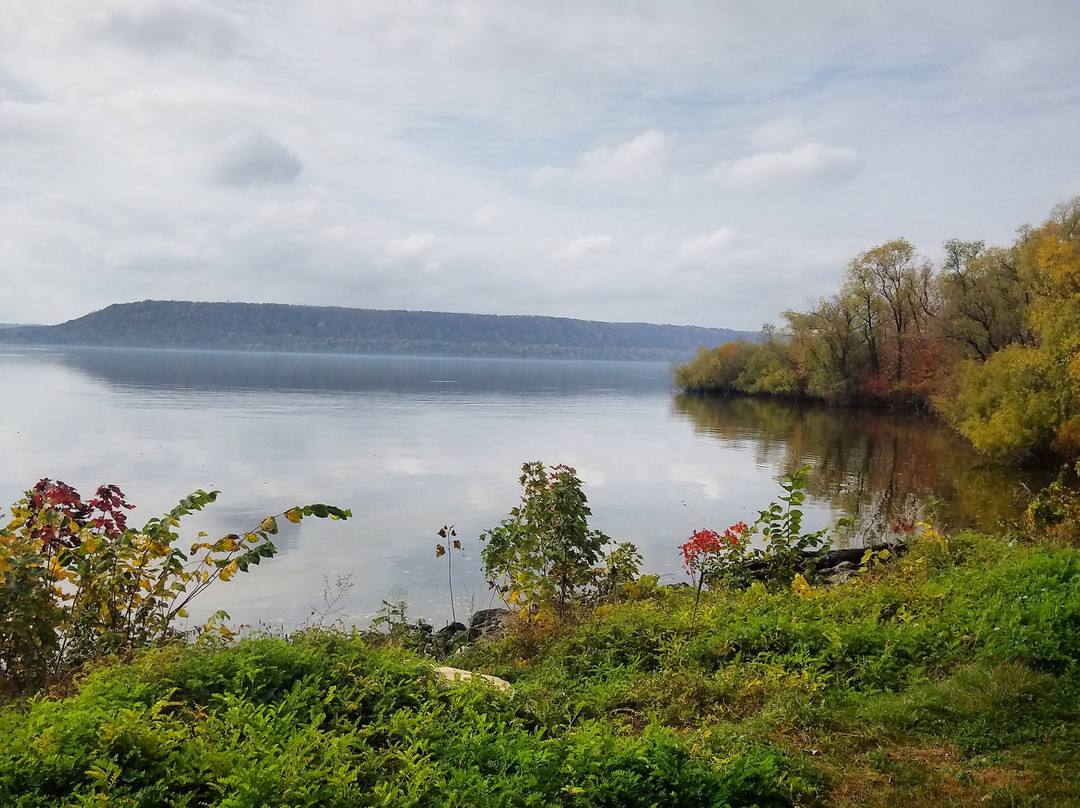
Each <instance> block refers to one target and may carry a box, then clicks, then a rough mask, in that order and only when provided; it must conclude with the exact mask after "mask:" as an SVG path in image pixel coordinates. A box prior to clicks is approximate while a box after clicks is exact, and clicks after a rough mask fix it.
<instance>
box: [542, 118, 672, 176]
mask: <svg viewBox="0 0 1080 808" xmlns="http://www.w3.org/2000/svg"><path fill="white" fill-rule="evenodd" d="M670 147H671V138H669V137H668V136H667V135H665V134H664V133H663V132H659V131H656V130H650V131H648V132H643V133H642V134H640V135H638V136H637V137H634V138H633V139H631V140H628V141H626V142H625V143H620V144H619V145H618V146H600V147H598V148H595V149H591V150H589V151H587V152H585V153H584V154H582V155H581V156H580V157H579V158H578V160H577V162H576V163H575V164H574V165H573V166H572V167H570V168H563V167H560V166H543V167H541V168H538V169H536V170H535V171H534V172H533V173H532V179H531V183H532V186H533V187H534V188H542V187H544V186H548V185H553V184H556V183H559V182H565V181H567V180H575V179H584V180H588V181H592V182H652V181H655V180H657V179H659V178H660V177H661V175H662V174H663V170H664V165H665V162H666V159H667V156H668V152H669V151H670Z"/></svg>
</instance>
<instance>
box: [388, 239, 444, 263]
mask: <svg viewBox="0 0 1080 808" xmlns="http://www.w3.org/2000/svg"><path fill="white" fill-rule="evenodd" d="M438 248H439V237H438V236H436V235H435V234H434V233H413V234H412V235H409V236H406V237H405V238H398V239H391V240H390V241H388V242H387V243H386V254H387V255H389V256H390V257H391V258H419V257H421V256H428V255H431V254H432V253H434V252H436V251H437V250H438Z"/></svg>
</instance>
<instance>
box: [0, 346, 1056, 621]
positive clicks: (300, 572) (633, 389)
mask: <svg viewBox="0 0 1080 808" xmlns="http://www.w3.org/2000/svg"><path fill="white" fill-rule="evenodd" d="M0 369H2V370H3V372H4V378H5V379H6V380H7V389H8V394H7V395H6V396H5V397H4V399H3V401H2V402H0V413H2V416H3V424H4V429H3V434H2V436H0V441H2V443H0V451H2V453H3V457H4V465H3V468H2V470H0V504H2V505H3V507H4V508H5V512H6V510H7V508H8V507H9V506H10V504H11V503H12V502H14V501H16V500H17V499H18V498H19V497H20V496H21V493H22V492H23V491H24V490H26V489H27V488H29V487H31V486H32V485H33V484H34V483H35V482H36V481H37V480H38V479H39V478H42V477H50V478H53V479H60V480H63V481H65V482H67V483H69V484H71V485H74V486H75V487H76V488H78V489H79V490H80V491H81V492H82V493H83V494H84V495H89V494H91V493H92V492H93V490H94V489H95V488H96V487H97V486H98V485H100V484H103V483H115V484H117V485H119V486H120V488H121V489H122V490H123V491H124V492H125V494H127V496H128V499H129V501H131V502H132V503H134V504H135V505H136V506H137V507H136V510H135V511H133V512H132V516H131V517H130V520H131V523H132V524H143V523H144V522H145V521H146V520H148V519H149V518H151V517H153V516H159V515H160V514H162V513H164V512H165V511H167V510H169V509H171V508H172V507H173V506H174V505H175V504H176V502H177V501H178V500H179V499H180V498H181V497H183V496H185V495H186V494H188V493H190V492H191V491H194V490H195V489H198V488H202V489H205V490H211V489H218V490H220V491H221V492H222V494H221V496H220V498H219V499H218V501H217V502H216V503H215V504H214V505H212V506H211V507H210V508H209V509H208V510H207V511H205V512H204V513H202V514H197V515H195V516H193V517H191V518H190V521H188V522H186V523H185V524H184V525H183V526H182V535H184V536H185V537H188V536H190V537H191V540H194V538H195V535H196V533H197V532H198V531H199V530H205V531H206V532H208V533H210V534H212V535H213V536H215V537H216V536H220V535H223V534H225V533H232V532H243V531H245V530H250V529H252V528H254V527H255V526H256V525H258V523H259V522H260V521H261V519H262V518H263V517H264V516H266V515H268V514H271V513H280V512H281V511H283V510H285V509H286V508H288V507H290V506H292V505H294V504H304V503H310V502H326V503H330V504H334V505H338V506H341V507H345V508H351V509H352V511H353V514H354V518H353V519H351V520H349V521H347V522H329V521H326V522H324V521H320V520H308V521H305V523H304V524H303V525H300V526H293V525H288V524H285V522H284V520H282V533H281V535H280V536H279V537H278V540H277V541H276V544H277V545H278V549H279V554H278V556H277V557H276V558H274V559H272V560H270V561H269V562H264V563H263V565H261V566H259V567H256V568H253V571H252V572H251V573H249V574H246V575H239V576H237V577H236V578H235V579H233V580H232V581H230V582H228V583H225V584H218V585H216V586H215V587H214V588H212V589H211V590H209V591H207V592H206V593H205V594H204V595H203V596H202V597H201V598H200V599H199V600H197V601H194V602H193V607H192V609H191V611H192V617H193V618H199V619H202V618H205V617H206V616H207V615H209V614H211V613H212V612H214V611H215V610H217V609H225V610H227V611H228V612H229V613H230V615H231V616H232V618H233V622H234V623H241V624H247V625H252V626H255V627H259V626H268V627H272V628H285V629H288V628H292V627H296V626H299V625H302V624H304V623H305V622H306V621H309V620H312V619H317V618H318V613H319V612H323V611H326V610H327V606H326V601H325V600H324V590H325V589H326V588H327V586H329V588H330V589H331V590H333V589H335V588H336V584H337V583H338V581H339V580H341V581H342V582H343V583H345V579H347V580H348V582H349V583H348V585H346V586H345V587H344V588H345V589H346V590H347V593H346V595H345V596H344V597H343V598H341V599H340V600H339V601H338V602H337V603H335V604H334V607H333V610H332V614H331V615H330V616H329V619H330V620H334V619H338V620H342V621H343V622H344V623H345V624H347V625H349V624H357V625H366V624H367V623H368V622H369V621H370V620H371V618H372V616H373V615H375V614H376V613H377V611H378V610H379V609H380V607H381V606H382V603H383V601H384V600H387V601H391V602H396V601H399V600H405V601H407V602H408V606H409V614H410V616H411V617H414V618H415V617H424V618H426V619H428V620H430V621H431V622H433V623H435V624H436V625H442V624H443V623H444V622H445V621H446V620H447V619H448V618H449V616H450V605H449V596H448V593H447V569H446V559H445V558H442V559H437V558H436V557H435V550H434V548H435V544H436V542H438V541H440V539H438V537H437V536H436V535H435V534H436V531H437V530H438V529H439V528H440V527H441V526H442V525H444V524H454V525H456V527H457V531H458V535H459V537H460V538H461V540H462V542H463V545H464V553H463V554H460V555H458V556H457V557H456V558H455V559H454V586H455V596H456V597H455V608H456V612H457V615H458V617H459V618H461V617H463V616H467V614H468V613H469V612H470V611H471V610H474V609H479V608H486V607H488V606H489V605H491V594H490V592H489V591H488V588H487V586H486V584H485V583H484V581H483V578H482V575H481V573H480V549H481V547H482V545H481V544H480V543H479V541H478V540H477V537H478V536H479V535H480V533H481V532H483V531H484V530H485V529H487V528H490V527H493V526H494V525H496V524H498V522H499V521H500V520H501V519H502V518H503V517H505V516H506V515H507V513H508V511H509V510H510V508H512V507H513V506H514V505H515V504H517V502H518V501H519V498H520V489H519V486H518V482H517V479H518V476H519V474H520V469H521V465H522V463H524V462H526V461H532V460H542V461H544V462H546V463H548V464H555V463H565V464H567V465H570V466H573V467H574V468H575V469H577V472H578V474H579V476H580V477H581V479H582V480H583V481H584V482H585V492H586V494H587V496H588V498H589V503H590V505H591V507H592V511H593V519H592V525H593V526H594V527H596V528H599V529H600V530H603V531H604V532H605V533H607V534H608V535H609V536H611V537H612V538H613V539H616V540H619V541H632V542H634V543H635V544H637V546H638V547H639V549H640V550H641V552H642V555H643V556H644V565H643V570H644V571H647V572H652V573H656V574H659V575H660V576H661V580H662V581H667V582H670V581H676V580H684V579H685V577H684V575H683V573H682V570H681V568H680V564H679V559H678V556H677V553H676V549H675V548H676V547H677V545H679V544H681V543H682V542H684V541H686V539H687V537H688V536H689V535H690V533H691V532H693V531H694V530H696V529H698V528H705V527H709V528H714V529H717V530H723V528H724V527H726V526H728V525H730V524H732V523H734V522H736V521H739V520H745V521H747V522H752V521H753V519H754V517H755V516H756V511H757V510H758V509H760V508H763V507H765V506H766V505H767V504H768V502H769V501H770V500H771V499H775V498H776V497H777V495H778V494H779V493H780V488H779V485H778V480H780V479H781V478H782V477H783V475H784V474H786V473H787V472H788V471H789V470H790V469H792V468H795V467H798V466H800V465H803V464H809V465H812V466H813V467H814V472H813V473H812V475H811V478H810V487H809V491H810V494H811V501H810V504H809V507H808V508H807V514H808V516H807V526H808V528H817V527H823V526H825V525H827V524H830V523H832V522H834V521H835V520H836V519H837V518H839V517H840V516H841V515H842V514H844V513H850V514H853V515H855V516H856V524H855V525H854V526H853V528H852V529H851V530H850V531H849V532H848V535H847V536H845V537H844V539H843V540H844V541H846V542H850V543H855V544H858V543H860V542H862V541H864V540H875V539H877V538H878V537H880V536H882V535H884V534H885V533H886V532H887V531H888V526H889V524H890V523H891V521H893V520H894V519H896V518H897V517H898V516H899V515H902V514H908V515H911V514H914V513H916V511H917V510H918V508H919V503H921V502H923V501H925V500H926V498H927V497H933V498H936V499H938V500H940V501H941V502H940V504H939V505H938V506H937V517H936V518H937V519H938V520H939V521H941V522H946V523H948V524H952V525H975V526H979V527H983V528H993V527H995V526H996V525H997V523H998V521H999V520H1001V519H1008V518H1012V517H1015V515H1016V514H1017V513H1018V508H1019V507H1020V505H1021V503H1022V501H1023V497H1024V493H1025V486H1027V487H1031V488H1034V487H1035V486H1037V485H1041V484H1042V483H1043V482H1045V480H1043V479H1040V478H1032V477H1030V476H1029V477H1024V476H1022V475H1018V474H1017V473H1015V472H1010V471H1008V470H1005V469H1002V468H999V467H997V466H994V465H993V464H989V463H986V462H984V461H982V460H980V459H979V458H978V457H977V456H976V455H975V454H974V453H973V452H972V451H971V450H970V448H969V447H968V446H966V444H964V443H963V442H962V441H960V440H959V439H958V438H956V437H955V436H954V435H953V434H952V433H950V432H949V431H948V430H946V429H944V428H942V427H940V426H938V425H936V424H934V423H933V422H930V421H927V420H924V419H918V418H906V417H898V416H889V415H886V414H881V413H865V412H852V411H836V410H828V409H823V408H800V407H797V406H793V405H787V404H783V403H777V402H769V401H760V400H754V399H746V398H729V399H699V398H688V397H684V396H677V395H675V394H674V392H673V390H672V388H671V381H670V369H669V368H668V366H667V365H664V364H659V363H647V362H589V361H580V362H570V361H543V360H500V359H450V358H438V359H428V358H415V357H368V356H324V355H297V354H243V353H228V352H221V353H217V352H179V351H177V352H174V351H130V350H76V349H39V348H15V347H11V346H5V347H2V348H0ZM186 543H187V540H186V538H185V544H186ZM313 612H314V613H315V614H314V616H313Z"/></svg>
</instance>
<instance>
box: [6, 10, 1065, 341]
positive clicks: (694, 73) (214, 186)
mask: <svg viewBox="0 0 1080 808" xmlns="http://www.w3.org/2000/svg"><path fill="white" fill-rule="evenodd" d="M2 6H3V13H2V16H0V267H2V272H3V276H2V277H3V281H4V284H3V295H2V297H0V322H38V323H55V322H61V321H63V320H67V319H69V318H72V317H76V316H80V315H82V314H85V313H87V312H89V311H92V310H96V309H100V308H102V307H104V306H107V305H109V304H110V303H114V302H125V301H134V300H144V299H175V300H233V301H254V302H291V303H308V304H317V305H343V306H355V307H361V308H395V309H424V310H437V311H460V312H481V313H495V314H548V315H558V316H568V317H581V318H586V319H595V320H609V321H647V322H669V323H680V324H694V325H706V326H727V327H732V328H739V329H750V330H756V329H757V328H759V327H760V325H761V324H762V323H763V322H765V321H773V322H776V321H779V319H780V318H779V313H780V312H781V311H783V310H784V309H788V308H806V307H807V306H808V305H812V303H813V302H814V300H815V299H816V298H818V297H820V296H822V295H828V294H831V293H832V292H833V291H835V290H836V288H837V287H838V284H839V282H840V279H841V276H842V273H843V270H844V267H845V265H846V264H847V262H848V261H849V260H850V259H851V258H852V257H853V256H854V255H855V254H856V253H858V252H859V251H861V250H864V249H868V248H870V247H872V246H875V245H877V244H880V243H882V242H884V241H887V240H889V239H892V238H896V237H899V236H904V237H906V238H907V239H909V240H910V241H912V242H913V243H914V244H915V245H916V246H917V247H918V248H919V250H920V251H922V252H923V254H925V255H926V256H928V257H930V258H931V259H937V258H939V257H940V251H941V243H942V241H944V240H945V239H947V238H954V237H955V238H965V239H985V240H987V241H988V242H990V243H993V244H1008V243H1010V242H1011V241H1012V239H1013V235H1014V232H1015V229H1016V228H1017V227H1018V226H1020V225H1022V224H1024V223H1032V224H1038V223H1040V222H1042V221H1043V220H1044V219H1045V217H1046V215H1047V214H1048V212H1049V210H1050V208H1051V207H1052V206H1053V205H1054V204H1056V203H1058V202H1061V201H1064V200H1066V199H1068V198H1070V197H1072V196H1076V195H1080V46H1078V44H1077V43H1078V41H1080V3H1078V2H1076V0H953V1H952V2H942V0H932V1H931V2H921V1H920V2H916V1H914V0H889V2H875V0H814V2H805V0H803V1H802V2H797V1H796V0H756V2H754V1H751V0H747V1H746V2H723V1H722V0H653V2H629V1H628V0H610V1H609V2H599V0H568V1H567V2H563V1H562V0H543V2H539V1H538V0H530V1H529V2H516V1H515V0H490V1H488V0H460V1H459V2H454V1H453V0H205V1H199V0H185V1H184V2H157V0H139V2H120V1H118V0H25V1H24V0H2Z"/></svg>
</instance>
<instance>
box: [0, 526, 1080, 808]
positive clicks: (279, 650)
mask: <svg viewBox="0 0 1080 808" xmlns="http://www.w3.org/2000/svg"><path fill="white" fill-rule="evenodd" d="M813 583H814V582H813V580H812V579H811V584H813ZM626 594H627V597H626V598H625V599H624V600H622V601H619V602H614V601H612V602H608V603H606V604H604V605H601V606H599V607H596V608H592V609H590V610H589V611H588V612H587V613H586V612H585V610H580V611H579V612H578V613H576V614H573V615H571V616H569V617H567V618H565V619H561V620H554V619H541V620H533V621H531V622H530V623H528V624H523V625H519V626H517V627H515V628H513V629H511V630H509V631H508V632H506V633H505V634H504V636H503V637H501V638H499V639H497V640H492V641H478V642H473V643H471V644H468V645H466V646H464V647H462V648H459V649H458V650H456V651H453V652H452V655H451V657H450V662H449V664H452V665H455V666H457V667H462V668H468V669H470V670H475V671H482V672H486V673H492V674H495V675H497V676H501V677H503V678H505V679H507V680H509V681H510V682H511V683H512V684H513V689H512V691H511V692H509V693H506V694H501V693H498V692H495V691H494V690H493V689H491V688H490V687H485V686H483V685H480V684H460V685H455V686H447V685H445V684H443V683H442V682H441V680H440V679H439V677H438V676H437V675H435V674H434V672H433V666H434V665H436V664H443V663H444V661H445V660H443V659H436V658H432V657H430V656H424V655H422V654H421V653H419V652H418V651H417V650H416V648H414V647H411V643H412V641H411V638H412V636H413V635H412V634H411V633H410V632H408V631H397V632H394V633H393V635H392V636H390V635H376V634H374V633H371V632H368V633H366V634H351V635H343V634H337V633H333V632H327V631H321V632H306V633H301V634H297V635H295V636H293V637H290V638H250V639H246V640H243V641H241V642H239V643H237V644H235V645H234V646H232V647H197V646H190V645H173V646H168V647H165V648H161V649H158V650H153V651H149V652H146V653H143V654H140V655H138V656H137V657H136V658H135V659H134V660H133V661H132V662H130V663H125V664H119V663H117V664H114V665H112V666H109V667H101V668H98V669H97V670H95V671H94V672H93V673H91V674H90V675H88V676H87V677H86V678H85V679H84V680H83V681H82V683H81V686H80V687H79V688H78V690H77V691H76V692H74V693H72V694H71V695H69V696H67V697H66V698H54V699H49V698H44V697H38V698H36V699H33V700H29V701H16V702H11V703H9V704H8V705H7V706H6V708H5V709H4V710H3V712H0V805H5V806H6V805H11V806H20V807H22V806H72V805H109V806H120V805H137V806H159V805H160V806H195V805H221V806H262V805H281V806H285V805H288V806H293V805H297V806H299V805H305V806H307V805H311V806H315V805H327V806H337V805H342V806H345V805H350V806H351V805H394V806H397V805H401V806H406V805H410V806H411V805H416V806H428V805H430V806H444V805H462V806H465V805H469V806H485V805H491V806H518V805H520V806H527V805H568V806H624V805H625V806H638V805H640V806H653V805H656V806H725V805H728V806H748V805H762V806H782V805H851V806H854V805H868V806H874V805H929V806H933V805H943V806H944V805H990V806H1007V805H1009V806H1011V805H1032V806H1036V805H1039V806H1041V805H1071V804H1076V805H1080V668H1078V664H1077V661H1078V660H1080V552H1078V551H1077V550H1076V549H1074V548H1073V547H1071V546H1070V545H1069V544H1068V543H1065V542H1062V541H1054V540H1053V539H1042V540H1040V541H1034V540H1030V541H1025V540H1023V539H1022V538H1021V537H1016V536H1014V537H1012V538H1011V539H1010V538H1007V537H989V536H981V535H975V534H961V535H957V536H950V537H948V538H946V537H943V536H940V535H939V534H937V533H936V532H935V531H933V530H926V531H924V532H923V534H922V535H921V536H920V537H917V538H913V539H912V540H911V542H910V550H909V552H908V553H907V554H906V555H904V556H902V557H900V558H899V559H897V558H892V559H889V560H887V561H885V562H883V563H879V564H876V565H874V566H872V567H871V568H869V569H865V570H864V571H862V572H860V573H859V574H858V575H857V576H856V577H855V578H854V579H853V580H851V581H849V582H847V583H844V584H840V585H837V586H831V587H824V586H821V585H817V586H812V587H811V588H809V589H808V588H805V587H802V586H799V585H796V586H794V587H791V586H786V585H784V586H776V585H773V586H766V585H764V584H761V583H757V584H753V585H751V586H750V587H748V588H741V589H732V590H728V589H724V588H720V587H716V588H714V589H711V590H710V589H706V590H705V591H704V592H703V593H702V595H701V602H700V604H699V605H698V606H697V614H696V616H695V615H694V601H695V592H694V590H693V589H682V590H679V589H669V588H663V587H655V586H651V585H649V582H648V579H644V580H643V583H642V584H641V585H639V586H636V587H631V588H629V589H628V590H627V593H626Z"/></svg>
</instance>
